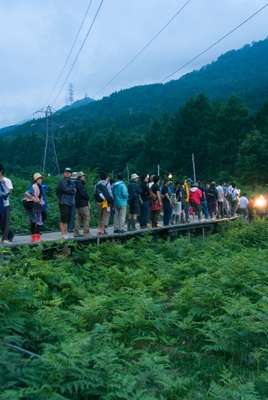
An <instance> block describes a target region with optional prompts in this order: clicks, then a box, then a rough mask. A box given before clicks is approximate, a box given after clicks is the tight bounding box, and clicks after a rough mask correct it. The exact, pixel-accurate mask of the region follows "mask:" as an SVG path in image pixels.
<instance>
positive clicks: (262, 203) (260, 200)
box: [254, 195, 267, 208]
mask: <svg viewBox="0 0 268 400" xmlns="http://www.w3.org/2000/svg"><path fill="white" fill-rule="evenodd" d="M254 205H255V207H257V208H264V207H266V205H267V201H266V200H265V198H264V197H263V196H262V195H261V196H259V197H258V198H257V199H256V200H255V203H254Z"/></svg>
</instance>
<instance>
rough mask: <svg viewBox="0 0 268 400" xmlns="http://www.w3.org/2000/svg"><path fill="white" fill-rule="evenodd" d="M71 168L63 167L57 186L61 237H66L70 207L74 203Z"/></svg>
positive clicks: (70, 213)
mask: <svg viewBox="0 0 268 400" xmlns="http://www.w3.org/2000/svg"><path fill="white" fill-rule="evenodd" d="M71 176H72V170H71V168H65V170H64V173H63V179H62V180H61V181H60V182H59V184H58V187H57V191H56V193H57V196H58V199H59V207H60V231H61V237H62V239H68V224H69V223H70V220H71V217H72V208H73V206H74V204H75V194H76V187H75V186H76V184H75V182H74V181H73V180H71Z"/></svg>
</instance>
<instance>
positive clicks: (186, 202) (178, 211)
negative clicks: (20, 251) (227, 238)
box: [0, 165, 249, 243]
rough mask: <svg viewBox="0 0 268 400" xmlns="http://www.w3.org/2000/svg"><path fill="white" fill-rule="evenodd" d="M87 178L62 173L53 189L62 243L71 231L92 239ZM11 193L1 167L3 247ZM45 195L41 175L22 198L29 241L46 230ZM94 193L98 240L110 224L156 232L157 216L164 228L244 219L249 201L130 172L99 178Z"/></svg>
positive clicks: (225, 189)
mask: <svg viewBox="0 0 268 400" xmlns="http://www.w3.org/2000/svg"><path fill="white" fill-rule="evenodd" d="M86 179H87V178H86V175H85V173H83V172H82V171H81V172H73V171H72V170H71V168H65V170H64V173H63V178H62V179H61V180H60V182H59V184H58V186H57V190H56V194H57V198H58V203H59V214H60V217H59V219H60V223H59V226H60V232H61V237H62V239H67V238H68V237H69V233H70V232H72V233H73V236H74V237H79V236H84V237H88V236H89V235H90V207H91V206H92V204H90V202H89V199H90V196H89V193H88V191H87V189H86ZM12 190H13V186H12V182H11V180H10V179H8V178H7V177H5V171H4V167H3V166H2V165H0V227H1V230H2V242H3V243H9V242H10V241H11V240H12V237H11V236H12V235H11V234H10V229H9V221H10V195H11V193H12ZM46 190H47V186H46V185H45V184H44V176H43V175H42V174H40V173H38V172H37V173H35V174H34V175H33V177H32V183H31V184H30V186H29V188H28V189H27V190H26V192H25V193H24V197H23V206H24V208H25V211H26V213H27V215H28V218H29V224H30V231H31V236H32V242H39V241H40V240H41V232H42V230H43V229H44V224H45V221H46V214H47V197H46ZM92 190H93V195H94V202H95V203H96V206H97V208H98V227H97V234H98V235H105V234H107V227H108V225H109V223H112V225H113V232H114V233H118V234H122V233H124V232H126V231H134V230H136V229H146V228H148V227H149V226H150V227H152V228H156V227H158V226H159V221H160V218H161V217H162V221H161V224H163V225H164V226H168V225H171V224H179V223H189V222H191V221H196V220H198V221H202V220H207V219H213V218H224V217H231V216H234V215H235V214H236V213H237V212H240V213H241V214H242V215H243V216H244V218H245V219H247V218H248V205H249V200H248V198H247V195H246V194H243V195H242V196H241V194H240V190H239V189H238V187H237V186H236V185H235V184H234V183H232V184H226V183H219V184H216V183H215V182H210V183H205V182H202V181H198V182H194V181H193V180H192V179H190V178H187V177H185V178H184V179H183V180H182V181H174V179H173V177H172V176H171V175H168V176H167V177H165V178H164V179H163V180H162V181H161V180H160V177H159V176H156V175H150V176H149V175H144V176H138V175H137V174H135V173H133V174H132V175H131V177H130V181H129V182H128V184H126V183H125V182H124V179H123V175H122V174H120V173H119V174H118V175H117V176H116V178H115V179H110V178H109V176H108V175H107V174H106V173H101V174H100V176H99V180H98V181H97V183H96V185H95V186H94V188H92ZM81 229H82V232H81Z"/></svg>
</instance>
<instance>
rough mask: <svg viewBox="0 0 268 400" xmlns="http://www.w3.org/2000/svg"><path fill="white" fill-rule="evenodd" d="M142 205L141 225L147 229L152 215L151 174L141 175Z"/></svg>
mask: <svg viewBox="0 0 268 400" xmlns="http://www.w3.org/2000/svg"><path fill="white" fill-rule="evenodd" d="M140 187H141V200H142V203H141V206H140V227H141V229H145V228H147V226H148V222H149V217H150V189H149V176H148V175H145V176H142V177H141V183H140Z"/></svg>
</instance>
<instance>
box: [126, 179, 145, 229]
mask: <svg viewBox="0 0 268 400" xmlns="http://www.w3.org/2000/svg"><path fill="white" fill-rule="evenodd" d="M138 182H139V176H138V175H137V174H132V175H131V177H130V182H129V184H128V205H129V214H128V230H129V231H135V230H136V221H137V218H138V215H139V214H140V206H141V201H142V200H141V193H142V192H141V187H140V185H139V183H138Z"/></svg>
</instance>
